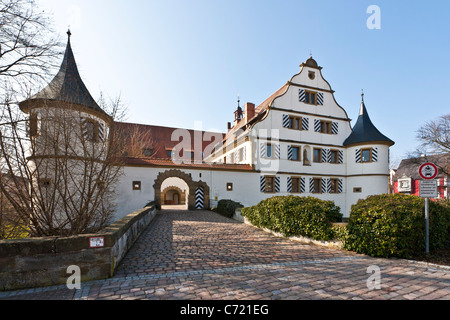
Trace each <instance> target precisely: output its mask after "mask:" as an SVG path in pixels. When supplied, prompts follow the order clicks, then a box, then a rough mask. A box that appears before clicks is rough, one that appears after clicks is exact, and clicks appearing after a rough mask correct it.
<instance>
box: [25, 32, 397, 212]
mask: <svg viewBox="0 0 450 320" xmlns="http://www.w3.org/2000/svg"><path fill="white" fill-rule="evenodd" d="M68 35H69V39H70V32H68ZM300 67H301V69H300V72H299V73H298V74H296V75H294V76H293V77H292V78H291V79H290V80H289V81H288V82H287V83H286V84H285V85H284V86H282V87H281V88H280V89H279V90H278V91H277V92H275V93H274V94H272V95H271V96H270V97H269V98H268V99H266V100H265V101H264V102H263V103H262V104H261V105H259V106H258V107H257V108H255V106H254V105H253V104H250V103H247V104H246V106H245V110H242V109H241V108H240V107H238V110H236V112H235V122H234V127H232V128H231V124H230V125H229V131H228V132H227V134H226V137H225V141H224V143H223V144H218V145H216V147H215V148H208V147H206V148H205V144H203V143H202V142H204V141H200V143H197V142H198V141H196V140H195V138H198V137H200V136H202V137H204V135H203V134H202V133H201V132H190V131H188V130H186V132H185V133H186V134H187V137H190V138H191V139H190V140H193V141H194V145H192V144H191V143H186V145H183V146H182V147H181V149H184V150H179V149H180V146H173V145H168V143H167V142H168V141H170V139H171V137H166V136H167V135H169V133H172V132H173V131H172V130H166V129H168V128H166V127H158V129H156V131H157V132H156V131H154V132H153V134H155V136H157V138H155V140H157V141H156V143H159V147H160V149H161V150H162V151H163V156H166V154H165V152H167V158H164V159H154V158H152V157H150V156H149V157H147V158H146V155H145V153H144V154H143V157H142V159H141V158H127V161H126V165H125V167H124V168H123V169H122V175H121V178H120V181H119V183H118V184H117V186H116V197H115V204H116V207H117V208H116V216H115V218H116V219H120V218H122V217H124V216H126V215H128V214H129V213H130V212H134V211H136V210H138V209H140V208H142V207H143V206H145V205H147V204H148V203H150V202H153V201H156V203H157V204H161V202H162V201H161V200H162V194H163V193H164V190H166V189H167V188H168V187H173V188H174V189H178V190H180V192H181V193H183V194H185V197H186V204H187V207H188V208H189V209H193V208H209V207H214V206H217V202H218V201H219V200H221V199H231V200H234V201H236V202H240V203H241V204H243V205H244V206H253V205H256V204H258V203H259V202H260V201H261V200H264V199H266V198H269V197H272V196H276V195H281V196H283V195H291V194H294V195H298V196H313V197H317V198H320V199H324V200H332V201H334V202H335V203H336V204H337V205H338V206H340V207H341V212H342V213H343V214H344V216H348V215H349V213H350V209H351V205H353V204H355V203H356V202H357V201H358V200H359V199H363V198H366V197H367V196H369V195H374V194H381V193H386V192H387V191H388V180H389V147H390V146H391V145H393V143H394V142H393V141H391V140H389V139H388V138H386V137H385V136H383V135H382V134H381V133H380V132H379V131H378V130H377V129H376V128H375V126H374V125H373V124H372V122H371V121H370V118H369V116H368V114H367V110H366V108H365V106H364V103H362V105H361V111H360V115H359V118H358V122H357V124H356V125H355V126H354V128H352V127H351V124H350V119H349V118H348V115H347V112H346V111H345V110H344V109H343V108H342V107H341V106H340V105H339V104H338V103H337V102H336V100H335V98H334V91H333V90H332V88H331V86H330V84H329V83H328V82H327V81H326V80H325V79H324V78H323V76H322V68H321V67H319V66H318V65H317V62H316V61H315V60H314V59H312V58H310V59H308V60H307V61H306V62H305V63H302V65H301V66H300ZM39 100H43V101H56V102H55V103H58V101H65V102H67V103H69V104H75V105H77V106H79V107H81V113H80V112H78V111H77V114H76V116H77V119H79V121H81V122H80V125H78V126H74V127H77V128H79V130H80V131H82V132H79V134H78V137H79V139H78V140H79V141H85V140H91V139H89V136H90V134H89V130H88V128H89V127H91V130H90V131H91V132H92V134H94V132H95V135H98V137H99V139H95V140H98V141H95V143H93V144H88V145H90V146H102V148H97V149H95V150H93V151H94V152H100V154H102V150H105V149H104V148H105V147H106V146H107V141H106V140H107V136H108V128H109V125H108V121H109V120H110V119H109V116H107V115H106V114H105V113H104V111H103V110H101V108H100V107H99V106H98V105H97V103H96V102H95V101H94V100H93V99H92V97H91V95H90V94H89V92H88V91H87V89H86V87H85V86H84V84H83V83H82V80H81V78H80V76H79V74H78V70H77V67H76V64H75V60H74V57H73V53H72V50H71V47H70V40H69V41H68V45H67V49H66V54H65V57H64V61H63V64H62V67H61V70H60V72H59V73H58V75H57V76H56V77H55V79H54V80H53V81H52V83H51V84H50V85H49V86H48V87H47V88H46V89H44V90H43V91H41V92H40V93H39V94H38V95H36V96H34V97H33V98H32V99H31V100H29V101H28V102H24V103H22V107H23V110H24V111H25V112H27V111H29V110H33V112H38V111H39V105H38V104H37V103H38V101H39ZM28 104H29V106H28ZM60 107H61V106H57V108H60ZM74 112H75V111H74ZM38 118H39V117H38ZM85 128H86V130H85ZM93 128H96V129H95V130H94V129H93ZM172 129H173V128H172ZM147 133H148V132H147ZM218 136H222V135H221V134H218ZM86 137H87V138H88V139H86ZM38 139H39V138H38ZM164 139H166V140H165V141H162V140H164ZM76 140H77V139H76ZM205 140H206V139H205ZM215 141H216V140H215ZM165 143H166V144H165ZM69 145H70V146H71V147H73V150H74V153H75V154H78V152H77V150H78V149H77V148H78V147H82V145H81V144H80V145H79V146H76V145H73V146H72V144H69ZM198 146H200V147H201V148H202V150H192V149H191V148H192V147H193V148H197V147H198ZM186 148H187V149H189V150H186ZM210 149H213V150H212V154H206V155H205V154H204V152H206V150H210ZM149 150H150V149H149ZM174 150H176V152H175V155H174ZM180 151H188V153H189V154H191V153H193V154H195V155H200V154H204V159H203V162H202V161H195V162H193V163H190V164H186V163H179V162H177V161H174V158H173V157H174V156H176V153H179V152H180ZM192 151H194V152H192ZM40 152H41V153H42V152H43V150H40ZM44 153H46V152H44ZM150 153H151V152H150ZM182 153H183V154H185V153H186V152H182ZM45 155H46V156H50V157H51V156H52V155H51V154H45ZM196 160H198V159H196ZM180 162H181V161H180ZM180 179H181V180H180ZM53 180H56V179H53Z"/></svg>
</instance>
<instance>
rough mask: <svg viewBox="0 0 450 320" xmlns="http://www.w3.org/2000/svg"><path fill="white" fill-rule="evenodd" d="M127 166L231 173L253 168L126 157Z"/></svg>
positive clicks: (238, 165)
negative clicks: (181, 168)
mask: <svg viewBox="0 0 450 320" xmlns="http://www.w3.org/2000/svg"><path fill="white" fill-rule="evenodd" d="M124 161H125V164H126V165H130V166H151V167H184V168H193V169H207V170H208V169H210V170H225V171H227V170H229V171H252V170H253V168H252V166H251V165H249V164H224V163H205V162H202V163H195V162H192V163H176V162H174V161H172V160H169V159H156V158H145V157H142V158H133V157H124Z"/></svg>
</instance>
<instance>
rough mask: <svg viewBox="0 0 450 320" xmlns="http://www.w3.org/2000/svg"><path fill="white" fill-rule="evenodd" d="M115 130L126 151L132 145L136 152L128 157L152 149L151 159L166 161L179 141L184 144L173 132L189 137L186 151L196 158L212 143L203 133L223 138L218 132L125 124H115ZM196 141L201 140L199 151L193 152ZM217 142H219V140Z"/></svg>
mask: <svg viewBox="0 0 450 320" xmlns="http://www.w3.org/2000/svg"><path fill="white" fill-rule="evenodd" d="M115 128H116V129H117V130H118V132H120V137H121V139H123V141H125V143H124V145H125V146H127V148H128V149H131V148H132V147H133V146H132V145H134V148H135V149H136V150H135V151H137V153H136V152H132V151H131V150H130V151H129V152H128V154H127V155H128V156H132V157H140V156H143V155H144V154H142V151H143V149H152V151H153V152H152V158H156V159H168V160H170V159H171V157H170V155H169V154H168V151H171V150H172V149H173V148H174V147H175V146H177V145H178V144H179V143H180V142H181V141H183V142H186V141H184V140H183V139H184V138H183V139H181V138H179V136H177V135H176V132H175V131H177V130H180V132H181V133H183V134H188V135H189V137H190V140H191V141H190V150H188V151H195V152H196V156H199V157H200V155H201V152H203V151H204V150H205V148H206V147H207V146H209V145H210V144H211V143H212V142H211V140H206V139H204V138H206V137H205V133H208V134H213V135H217V136H218V137H219V138H220V137H222V138H223V136H224V134H223V133H219V132H208V131H195V130H190V129H179V128H170V127H162V126H153V125H143V124H136V123H126V122H115ZM174 133H175V135H174V138H173V139H172V135H173V134H174ZM133 135H134V138H133ZM196 139H197V140H201V148H202V149H201V150H194V149H195V147H196V146H197V144H196V143H198V142H197V140H196ZM212 141H214V140H212ZM218 141H220V139H219V140H218ZM199 145H200V144H199ZM197 148H198V147H197Z"/></svg>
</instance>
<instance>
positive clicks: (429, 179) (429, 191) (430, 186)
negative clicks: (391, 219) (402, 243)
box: [419, 163, 438, 254]
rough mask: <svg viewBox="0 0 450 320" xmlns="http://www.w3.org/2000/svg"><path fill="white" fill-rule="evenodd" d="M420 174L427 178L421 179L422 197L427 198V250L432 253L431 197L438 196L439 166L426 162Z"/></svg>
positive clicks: (420, 169)
mask: <svg viewBox="0 0 450 320" xmlns="http://www.w3.org/2000/svg"><path fill="white" fill-rule="evenodd" d="M419 175H420V176H421V177H422V178H423V179H425V180H422V181H420V197H421V198H425V250H426V253H427V254H428V253H430V213H429V207H430V198H436V197H437V196H438V192H437V182H436V181H435V180H433V179H434V178H436V177H437V175H438V168H437V167H436V165H435V164H433V163H425V164H423V165H422V166H421V167H420V168H419Z"/></svg>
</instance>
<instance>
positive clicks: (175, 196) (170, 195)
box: [161, 177, 189, 210]
mask: <svg viewBox="0 0 450 320" xmlns="http://www.w3.org/2000/svg"><path fill="white" fill-rule="evenodd" d="M188 196H189V187H188V185H187V183H186V182H184V181H183V180H182V179H180V178H177V177H170V178H167V179H165V180H164V181H163V182H162V184H161V207H162V208H164V209H184V210H187V208H188V206H187V199H188Z"/></svg>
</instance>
